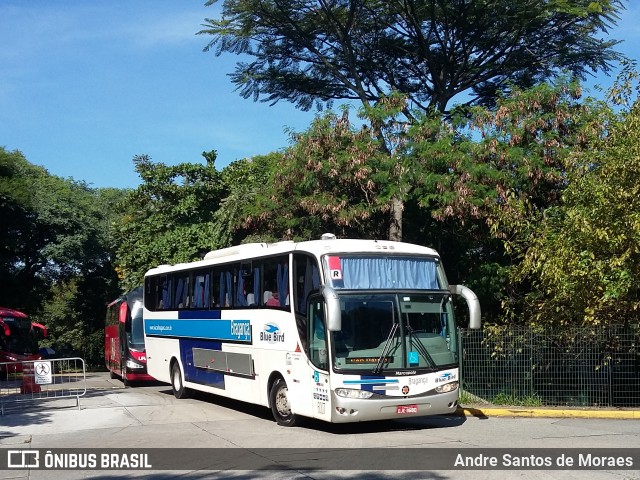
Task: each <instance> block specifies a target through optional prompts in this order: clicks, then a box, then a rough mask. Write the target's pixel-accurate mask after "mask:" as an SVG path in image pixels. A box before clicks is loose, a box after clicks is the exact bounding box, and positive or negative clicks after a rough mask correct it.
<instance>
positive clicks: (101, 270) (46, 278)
mask: <svg viewBox="0 0 640 480" xmlns="http://www.w3.org/2000/svg"><path fill="white" fill-rule="evenodd" d="M0 172H1V173H0V199H1V200H0V208H1V209H2V219H3V227H5V230H4V232H3V235H2V237H1V240H0V245H1V248H0V252H2V253H1V262H0V264H1V269H2V272H1V278H2V282H3V284H2V289H0V304H1V305H6V306H11V307H14V308H17V309H19V310H23V311H25V312H26V313H28V314H30V315H31V316H32V317H33V318H34V319H35V320H37V321H40V322H41V323H44V324H45V325H46V326H47V327H48V328H49V333H50V335H49V338H48V339H47V343H48V344H49V345H51V346H54V348H55V349H56V350H58V351H60V352H61V353H62V354H65V353H72V352H75V353H77V354H82V355H83V356H84V357H85V359H86V360H87V362H89V363H90V364H98V363H99V362H100V356H101V348H99V345H98V341H97V339H96V338H97V337H100V339H101V336H102V329H103V327H104V314H105V312H104V306H105V303H106V301H107V300H108V299H110V298H112V296H115V294H116V293H117V291H118V290H117V279H116V277H115V275H114V270H113V264H112V263H111V260H112V257H111V255H110V251H109V247H108V239H107V225H108V220H107V219H108V214H107V212H109V211H111V209H110V208H109V202H108V201H106V197H108V195H107V196H105V195H103V192H101V191H100V190H94V189H91V188H88V187H87V186H86V185H85V184H84V183H82V182H76V181H74V180H72V179H62V178H59V177H56V176H53V175H50V174H49V173H48V172H47V171H46V170H45V169H44V168H42V167H38V166H35V165H31V164H30V163H29V162H28V161H27V160H26V158H24V156H23V155H22V154H21V153H20V152H6V151H5V150H0ZM71 340H72V341H71ZM61 347H62V350H60V348H61ZM65 348H66V349H67V350H65Z"/></svg>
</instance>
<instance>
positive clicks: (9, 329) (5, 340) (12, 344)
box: [0, 307, 47, 380]
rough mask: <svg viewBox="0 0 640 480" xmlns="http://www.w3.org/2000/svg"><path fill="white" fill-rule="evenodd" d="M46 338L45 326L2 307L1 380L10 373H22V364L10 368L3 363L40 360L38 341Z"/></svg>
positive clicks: (0, 308)
mask: <svg viewBox="0 0 640 480" xmlns="http://www.w3.org/2000/svg"><path fill="white" fill-rule="evenodd" d="M46 336H47V329H46V328H45V326H44V325H41V324H39V323H36V322H32V321H31V320H30V319H29V317H28V316H27V315H25V314H24V313H22V312H19V311H17V310H12V309H10V308H3V307H0V380H6V379H7V377H8V375H9V373H10V372H11V373H13V372H21V371H22V364H21V363H13V364H11V365H10V366H8V365H1V364H2V362H28V361H31V360H40V358H41V356H40V350H39V348H38V341H39V340H40V339H42V338H45V337H46Z"/></svg>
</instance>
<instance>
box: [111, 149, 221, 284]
mask: <svg viewBox="0 0 640 480" xmlns="http://www.w3.org/2000/svg"><path fill="white" fill-rule="evenodd" d="M203 157H204V158H205V161H206V164H205V165H202V164H195V163H180V164H178V165H175V166H167V165H164V164H162V163H153V162H152V161H151V158H150V157H149V156H147V155H139V156H136V157H134V159H133V161H134V163H135V165H136V171H137V172H138V174H139V175H140V177H141V178H142V181H143V183H142V184H141V185H140V186H139V187H138V188H137V189H135V190H133V191H131V192H129V193H128V195H127V196H126V197H125V199H124V201H123V202H122V204H121V205H120V218H119V220H118V222H117V223H116V224H115V225H114V226H113V230H112V232H113V238H114V240H115V242H116V244H117V261H116V263H117V268H118V271H119V274H120V275H121V280H122V286H123V288H124V289H125V290H128V289H131V288H135V287H136V286H138V285H140V284H141V283H142V280H143V277H144V273H145V272H146V271H147V270H148V269H149V268H151V267H155V266H157V265H160V264H165V263H177V262H187V261H192V260H197V259H199V258H200V256H201V255H202V254H203V253H205V252H207V251H209V250H211V249H212V248H215V247H217V245H218V243H217V238H216V236H215V228H214V225H213V217H214V212H215V211H216V210H217V209H218V207H219V205H220V201H221V199H222V198H224V196H225V195H226V193H227V192H226V191H225V188H224V184H223V182H222V181H221V178H220V172H218V171H217V170H216V168H215V165H214V163H215V159H216V154H215V152H205V153H203Z"/></svg>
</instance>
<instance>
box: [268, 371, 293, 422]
mask: <svg viewBox="0 0 640 480" xmlns="http://www.w3.org/2000/svg"><path fill="white" fill-rule="evenodd" d="M288 395H289V390H288V388H287V383H286V382H285V381H284V380H283V379H282V378H277V379H276V380H275V382H273V385H271V390H270V391H269V405H270V406H271V413H273V418H275V420H276V422H277V423H278V425H282V426H283V427H293V426H295V425H296V424H297V423H298V417H297V416H296V414H295V413H293V412H292V411H291V403H290V402H289V397H288Z"/></svg>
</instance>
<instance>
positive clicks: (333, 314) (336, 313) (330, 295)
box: [322, 286, 342, 332]
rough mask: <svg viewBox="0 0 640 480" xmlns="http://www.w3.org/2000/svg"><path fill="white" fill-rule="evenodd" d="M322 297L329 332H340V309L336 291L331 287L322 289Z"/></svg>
mask: <svg viewBox="0 0 640 480" xmlns="http://www.w3.org/2000/svg"><path fill="white" fill-rule="evenodd" d="M322 296H323V297H324V302H325V304H326V306H327V328H328V329H329V331H330V332H339V331H340V330H342V309H341V308H340V299H339V298H338V295H337V294H336V291H335V290H334V289H333V288H331V287H327V286H325V287H323V288H322Z"/></svg>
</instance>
